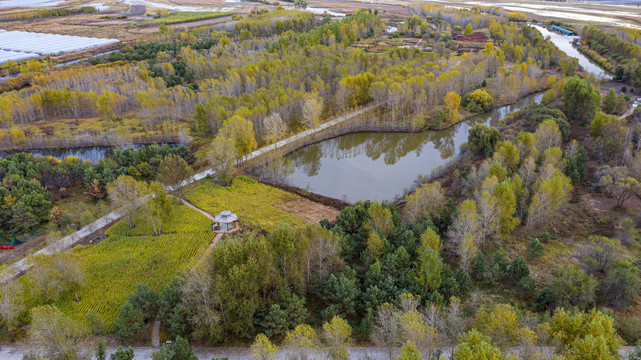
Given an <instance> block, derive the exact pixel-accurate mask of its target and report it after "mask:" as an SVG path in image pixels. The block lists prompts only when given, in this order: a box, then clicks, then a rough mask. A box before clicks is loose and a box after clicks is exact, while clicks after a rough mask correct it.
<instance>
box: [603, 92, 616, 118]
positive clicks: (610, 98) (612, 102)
mask: <svg viewBox="0 0 641 360" xmlns="http://www.w3.org/2000/svg"><path fill="white" fill-rule="evenodd" d="M618 108H619V106H618V103H617V95H616V93H615V92H614V89H610V92H608V95H606V96H605V99H603V106H602V107H601V109H602V110H603V112H604V113H606V114H615V113H617V112H618Z"/></svg>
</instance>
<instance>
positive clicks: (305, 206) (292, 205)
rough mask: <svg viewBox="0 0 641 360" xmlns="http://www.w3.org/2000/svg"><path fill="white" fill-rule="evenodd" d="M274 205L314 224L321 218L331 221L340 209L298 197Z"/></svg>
mask: <svg viewBox="0 0 641 360" xmlns="http://www.w3.org/2000/svg"><path fill="white" fill-rule="evenodd" d="M274 207H276V208H278V209H281V210H283V211H287V212H288V213H290V214H293V215H295V216H298V217H299V218H301V219H303V220H305V221H306V222H308V223H310V224H316V223H318V222H319V221H321V220H323V219H328V220H330V221H333V220H334V219H336V215H338V213H339V212H340V211H338V210H336V209H334V208H332V207H329V206H326V205H323V204H319V203H315V202H313V201H310V200H307V199H304V198H300V199H295V200H290V201H287V202H284V203H282V204H276V205H274Z"/></svg>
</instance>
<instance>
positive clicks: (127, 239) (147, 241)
mask: <svg viewBox="0 0 641 360" xmlns="http://www.w3.org/2000/svg"><path fill="white" fill-rule="evenodd" d="M210 223H211V222H210V220H209V219H207V218H206V217H205V216H203V215H202V214H200V213H198V212H197V211H194V210H192V209H190V208H188V207H187V206H181V205H175V206H174V217H173V218H172V220H171V221H169V222H167V223H166V224H165V225H164V226H163V232H164V234H163V235H160V236H153V235H151V234H152V233H153V230H152V228H151V226H150V225H148V224H147V223H146V222H145V221H144V220H143V219H139V220H137V222H136V227H135V229H133V230H129V222H128V220H127V219H123V220H121V221H120V222H118V223H117V224H116V225H114V226H112V227H111V228H110V229H108V230H107V232H106V233H107V234H108V235H109V237H108V238H107V239H106V240H104V241H102V242H100V243H98V244H96V245H90V246H77V247H76V248H74V249H73V250H72V252H73V253H74V254H76V255H78V256H79V257H80V264H81V268H82V271H83V274H84V277H85V282H84V285H83V286H82V288H80V289H79V290H78V291H77V294H78V297H79V298H80V301H79V302H76V301H75V295H74V294H73V293H70V294H67V295H66V296H64V297H62V298H61V299H60V300H59V301H58V302H57V303H56V305H57V306H58V307H59V308H60V309H61V310H62V311H63V312H64V313H65V314H67V315H69V316H71V317H72V318H75V319H78V320H84V319H85V317H86V313H87V311H88V310H89V309H94V310H95V311H96V312H97V313H98V314H99V315H100V316H101V317H102V319H103V321H104V322H105V324H106V326H107V330H108V331H111V330H112V325H113V321H114V318H115V316H116V312H117V311H118V309H119V308H120V306H122V304H123V303H124V302H125V300H126V298H127V295H129V294H130V293H131V292H132V291H133V290H134V289H135V287H136V285H137V284H146V285H148V286H150V287H151V288H153V289H155V290H157V291H160V290H161V289H162V288H163V287H164V286H165V285H166V284H168V283H170V282H171V281H172V280H173V279H174V278H175V277H176V275H177V274H180V273H184V272H187V271H188V270H189V269H190V268H191V267H192V266H193V265H194V264H195V263H196V262H197V261H198V259H199V258H200V256H201V255H202V254H203V253H204V251H205V249H206V248H207V246H208V244H209V242H210V241H211V239H212V238H213V236H214V235H213V233H212V232H211V227H210ZM22 279H27V280H26V281H24V280H23V282H24V283H25V286H26V288H25V290H26V293H27V294H29V284H28V276H26V277H23V278H22Z"/></svg>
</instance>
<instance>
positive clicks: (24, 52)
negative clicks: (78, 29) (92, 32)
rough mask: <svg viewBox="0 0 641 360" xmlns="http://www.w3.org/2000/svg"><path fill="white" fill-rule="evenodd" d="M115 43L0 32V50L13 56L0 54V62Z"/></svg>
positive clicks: (83, 38) (113, 41) (51, 35)
mask: <svg viewBox="0 0 641 360" xmlns="http://www.w3.org/2000/svg"><path fill="white" fill-rule="evenodd" d="M117 42H119V41H118V40H116V39H99V38H89V37H82V36H70V35H57V34H42V33H33V32H28V31H4V30H1V31H0V50H3V51H4V52H9V53H13V54H5V53H2V54H0V62H4V61H10V60H22V59H27V58H30V57H35V56H43V55H56V54H62V53H68V52H74V51H81V50H85V49H91V48H94V47H99V46H105V45H111V44H115V43H117Z"/></svg>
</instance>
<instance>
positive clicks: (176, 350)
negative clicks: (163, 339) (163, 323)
mask: <svg viewBox="0 0 641 360" xmlns="http://www.w3.org/2000/svg"><path fill="white" fill-rule="evenodd" d="M151 358H152V359H153V360H198V357H196V354H194V348H193V347H191V346H190V345H189V341H187V339H186V338H184V337H182V336H178V337H176V340H175V341H174V342H173V343H172V344H165V345H163V346H162V347H161V348H160V350H159V351H154V353H153V354H152V355H151Z"/></svg>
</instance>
